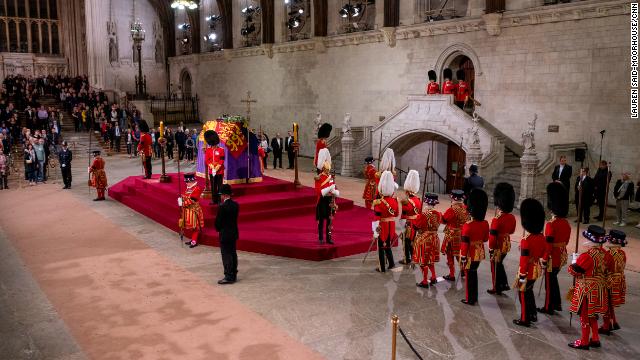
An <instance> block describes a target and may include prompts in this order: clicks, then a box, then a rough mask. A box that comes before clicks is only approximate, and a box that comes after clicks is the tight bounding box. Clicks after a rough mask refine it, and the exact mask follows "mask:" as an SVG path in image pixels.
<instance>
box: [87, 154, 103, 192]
mask: <svg viewBox="0 0 640 360" xmlns="http://www.w3.org/2000/svg"><path fill="white" fill-rule="evenodd" d="M89 171H90V172H91V186H92V187H94V188H96V189H100V190H104V189H106V188H107V173H106V172H105V171H104V159H102V158H101V157H97V158H95V159H93V161H92V162H91V167H90V168H89Z"/></svg>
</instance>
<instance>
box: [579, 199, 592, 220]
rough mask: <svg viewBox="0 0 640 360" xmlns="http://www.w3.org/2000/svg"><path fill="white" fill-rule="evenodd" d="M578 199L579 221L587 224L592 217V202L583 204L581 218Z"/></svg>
mask: <svg viewBox="0 0 640 360" xmlns="http://www.w3.org/2000/svg"><path fill="white" fill-rule="evenodd" d="M577 200H578V199H577V198H576V212H577V213H578V219H580V222H581V223H585V222H587V221H589V217H590V216H591V202H586V203H583V204H582V216H580V213H579V212H580V209H579V208H578V201H577Z"/></svg>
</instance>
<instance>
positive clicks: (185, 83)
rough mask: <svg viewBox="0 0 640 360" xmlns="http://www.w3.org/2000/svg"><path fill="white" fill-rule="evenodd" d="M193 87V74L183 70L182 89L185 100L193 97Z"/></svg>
mask: <svg viewBox="0 0 640 360" xmlns="http://www.w3.org/2000/svg"><path fill="white" fill-rule="evenodd" d="M191 86H192V84H191V74H189V71H187V70H183V71H182V75H181V76H180V87H181V88H182V98H183V99H187V98H190V97H191Z"/></svg>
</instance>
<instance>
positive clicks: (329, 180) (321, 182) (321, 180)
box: [315, 172, 335, 200]
mask: <svg viewBox="0 0 640 360" xmlns="http://www.w3.org/2000/svg"><path fill="white" fill-rule="evenodd" d="M334 184H335V182H334V181H333V177H332V176H331V175H329V174H327V173H324V172H323V173H321V174H320V175H318V176H317V177H316V179H315V188H316V200H320V198H321V197H322V190H323V189H326V188H328V187H330V186H331V185H334Z"/></svg>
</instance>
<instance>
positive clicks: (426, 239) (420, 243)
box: [413, 193, 442, 288]
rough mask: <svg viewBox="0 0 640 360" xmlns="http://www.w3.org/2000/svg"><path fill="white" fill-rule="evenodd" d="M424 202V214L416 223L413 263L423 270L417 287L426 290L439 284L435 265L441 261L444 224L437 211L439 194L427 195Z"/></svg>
mask: <svg viewBox="0 0 640 360" xmlns="http://www.w3.org/2000/svg"><path fill="white" fill-rule="evenodd" d="M423 202H424V204H423V206H422V212H421V213H420V214H419V215H418V217H417V218H416V220H415V221H414V226H415V228H416V230H417V235H416V239H415V241H414V242H413V262H414V263H416V264H417V265H419V266H420V269H421V270H422V281H421V282H419V283H417V284H416V286H419V287H423V288H426V287H429V285H430V284H431V285H435V284H436V283H437V280H436V268H435V264H436V263H437V262H438V261H440V239H439V238H438V227H439V226H440V223H442V214H440V213H439V212H438V211H436V210H435V206H436V205H438V204H439V201H438V194H433V193H426V194H425V195H424V200H423ZM429 271H431V278H429Z"/></svg>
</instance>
